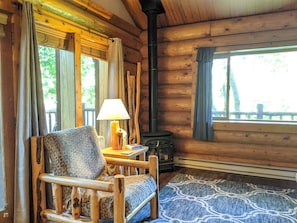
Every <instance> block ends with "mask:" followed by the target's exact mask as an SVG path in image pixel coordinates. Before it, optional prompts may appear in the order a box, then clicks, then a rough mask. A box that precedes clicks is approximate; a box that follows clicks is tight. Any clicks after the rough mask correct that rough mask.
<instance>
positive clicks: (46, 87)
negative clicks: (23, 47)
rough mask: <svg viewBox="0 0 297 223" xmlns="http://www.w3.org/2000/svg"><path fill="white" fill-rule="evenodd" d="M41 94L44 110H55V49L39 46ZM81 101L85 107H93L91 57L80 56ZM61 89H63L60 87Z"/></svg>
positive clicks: (93, 79) (93, 74)
mask: <svg viewBox="0 0 297 223" xmlns="http://www.w3.org/2000/svg"><path fill="white" fill-rule="evenodd" d="M39 60H40V68H41V75H42V86H43V95H44V101H45V107H46V110H56V104H57V90H56V86H57V79H56V49H54V48H50V47H44V46H39ZM81 76H82V77H81V78H82V79H81V81H82V103H83V104H84V107H85V108H93V109H94V108H95V64H94V61H93V58H91V57H87V56H82V64H81ZM62 90H63V89H62Z"/></svg>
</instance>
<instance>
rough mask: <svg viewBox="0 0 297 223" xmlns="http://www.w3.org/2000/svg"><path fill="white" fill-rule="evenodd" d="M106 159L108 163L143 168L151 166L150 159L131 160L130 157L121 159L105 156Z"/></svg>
mask: <svg viewBox="0 0 297 223" xmlns="http://www.w3.org/2000/svg"><path fill="white" fill-rule="evenodd" d="M105 160H106V163H107V164H114V165H119V166H128V167H135V168H143V169H148V168H149V162H148V161H140V160H130V159H121V158H112V157H105Z"/></svg>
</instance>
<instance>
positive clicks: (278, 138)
mask: <svg viewBox="0 0 297 223" xmlns="http://www.w3.org/2000/svg"><path fill="white" fill-rule="evenodd" d="M296 37H297V11H288V12H282V13H273V14H266V15H258V16H249V17H241V18H236V19H226V20H220V21H213V22H204V23H199V24H198V23H196V24H190V25H181V26H176V27H171V28H162V29H159V30H158V67H159V74H158V75H159V76H158V79H159V99H158V104H159V114H158V118H159V121H158V123H159V129H160V130H169V131H172V132H173V134H174V145H175V156H176V157H181V158H188V159H194V160H200V161H201V160H202V161H206V162H209V163H211V162H220V163H225V162H226V163H237V164H240V165H256V166H263V167H268V166H270V167H272V168H276V169H281V168H293V169H296V168H297V125H293V124H273V123H262V124H261V123H252V122H250V123H248V122H246V123H244V122H215V123H214V141H213V142H203V141H198V140H194V139H192V124H193V123H192V120H193V109H194V100H195V92H194V89H195V86H196V71H197V66H198V65H197V63H196V61H195V59H196V49H197V48H198V47H208V46H214V47H216V51H217V52H219V51H229V50H236V49H247V48H258V47H271V46H283V45H296V43H297V38H296ZM140 38H141V40H142V41H143V43H144V45H143V47H142V48H141V53H142V56H143V58H144V59H143V61H142V70H143V72H142V77H141V80H142V91H141V95H142V97H141V98H142V106H141V107H142V113H141V121H140V122H141V129H142V131H148V117H149V114H148V103H149V102H148V59H147V57H148V56H147V55H148V54H147V32H142V33H141V35H140ZM206 165H207V164H206ZM294 176H295V175H294Z"/></svg>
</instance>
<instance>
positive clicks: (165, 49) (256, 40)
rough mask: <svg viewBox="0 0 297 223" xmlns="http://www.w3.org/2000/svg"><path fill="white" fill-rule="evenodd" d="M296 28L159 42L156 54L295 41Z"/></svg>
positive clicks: (186, 53)
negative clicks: (211, 47) (199, 48)
mask: <svg viewBox="0 0 297 223" xmlns="http://www.w3.org/2000/svg"><path fill="white" fill-rule="evenodd" d="M296 35H297V29H288V30H286V32H284V31H283V30H275V31H266V32H255V33H244V34H237V35H229V36H227V35H226V36H217V37H205V38H200V39H193V40H180V41H174V42H164V43H162V42H160V43H159V44H158V55H159V57H161V56H163V57H164V56H174V57H176V56H183V55H191V54H192V52H193V49H195V48H198V47H210V46H215V47H226V46H234V45H243V44H245V45H247V44H258V45H259V44H260V43H261V44H267V43H272V42H282V41H296ZM147 50H148V48H147V45H146V44H144V45H143V46H142V48H141V50H140V51H141V54H142V55H143V57H144V58H147V56H148V53H147Z"/></svg>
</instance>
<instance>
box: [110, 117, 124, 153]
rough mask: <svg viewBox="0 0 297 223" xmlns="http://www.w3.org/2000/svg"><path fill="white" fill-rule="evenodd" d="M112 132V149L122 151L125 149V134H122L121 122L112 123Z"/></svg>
mask: <svg viewBox="0 0 297 223" xmlns="http://www.w3.org/2000/svg"><path fill="white" fill-rule="evenodd" d="M110 131H111V134H110V138H111V147H112V149H114V150H121V149H122V147H123V133H122V132H121V129H120V124H119V121H111V122H110Z"/></svg>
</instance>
